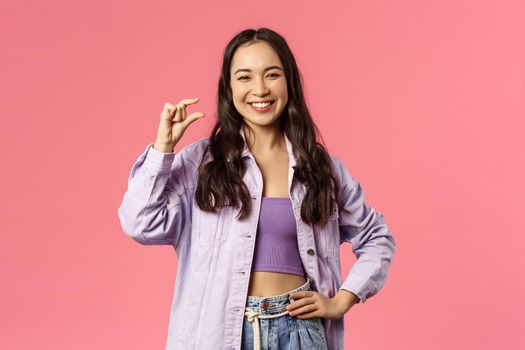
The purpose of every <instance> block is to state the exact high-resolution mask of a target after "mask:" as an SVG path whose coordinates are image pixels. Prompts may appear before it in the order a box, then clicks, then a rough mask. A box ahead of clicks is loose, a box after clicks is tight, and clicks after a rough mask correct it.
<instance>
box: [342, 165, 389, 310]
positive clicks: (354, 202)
mask: <svg viewBox="0 0 525 350" xmlns="http://www.w3.org/2000/svg"><path fill="white" fill-rule="evenodd" d="M337 162H338V163H339V174H340V179H341V181H340V184H341V185H340V191H339V196H338V197H339V198H338V201H339V231H340V236H341V237H340V238H341V242H343V241H344V242H349V243H351V244H352V251H353V253H354V254H355V256H356V258H357V261H356V262H355V263H354V265H353V266H352V268H351V269H350V272H349V273H348V276H347V277H346V279H345V280H344V282H343V284H342V285H341V287H340V288H339V292H341V290H342V289H345V290H347V291H349V292H352V293H353V294H355V295H356V296H357V297H358V298H359V301H358V302H361V303H364V302H365V301H366V300H367V299H368V298H370V297H372V296H373V295H375V294H377V293H378V292H379V290H380V289H381V288H382V287H383V285H384V283H385V281H386V278H387V274H388V270H389V266H390V263H391V262H392V259H393V257H394V255H395V251H396V243H395V240H394V237H393V236H392V234H391V232H390V230H389V228H388V226H387V224H386V222H385V220H384V216H383V214H382V213H381V212H379V211H378V210H376V209H374V208H373V207H371V206H369V205H368V204H367V203H366V202H365V191H364V189H363V188H362V187H361V185H360V184H359V182H358V181H357V180H356V179H354V178H353V177H352V176H351V175H350V173H349V172H348V170H347V169H346V167H345V166H344V164H343V163H342V162H341V161H339V160H337Z"/></svg>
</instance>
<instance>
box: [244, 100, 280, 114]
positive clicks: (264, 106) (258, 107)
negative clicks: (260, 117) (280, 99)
mask: <svg viewBox="0 0 525 350" xmlns="http://www.w3.org/2000/svg"><path fill="white" fill-rule="evenodd" d="M248 104H249V105H250V106H252V109H253V110H254V111H256V112H261V113H264V112H268V111H269V110H270V109H272V108H273V105H274V104H275V101H271V102H270V103H269V104H268V102H266V103H248Z"/></svg>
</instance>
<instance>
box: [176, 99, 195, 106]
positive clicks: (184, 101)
mask: <svg viewBox="0 0 525 350" xmlns="http://www.w3.org/2000/svg"><path fill="white" fill-rule="evenodd" d="M198 101H199V98H198V97H194V98H185V99H182V100H180V102H179V103H177V106H180V107H183V108H186V106H187V105H192V104H194V103H197V102H198Z"/></svg>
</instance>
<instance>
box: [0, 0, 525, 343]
mask: <svg viewBox="0 0 525 350" xmlns="http://www.w3.org/2000/svg"><path fill="white" fill-rule="evenodd" d="M524 19H525V5H524V2H523V1H458V0H453V1H452V0H445V1H416V0H411V1H408V0H403V1H396V2H393V1H360V2H356V1H352V2H349V1H340V2H321V3H319V2H316V4H315V5H309V4H306V3H305V2H303V1H301V2H286V3H283V2H281V1H266V2H262V3H261V2H259V3H257V2H246V1H230V2H228V3H227V4H226V3H224V2H211V1H210V2H208V3H204V2H196V1H191V2H190V1H187V2H184V3H182V2H170V1H149V2H137V1H99V2H98V3H96V2H93V1H89V2H88V1H84V2H78V1H75V2H72V1H54V2H49V1H24V2H22V1H16V2H15V1H13V0H9V1H3V2H2V5H1V9H0V29H1V30H0V37H1V44H2V55H1V60H2V65H1V67H2V72H1V77H2V84H1V89H2V91H1V94H0V96H1V98H2V103H1V104H0V108H1V113H0V116H1V124H0V143H1V144H0V145H1V146H2V149H3V150H4V153H3V156H2V165H1V169H2V170H1V181H0V186H1V187H0V190H1V194H2V196H1V198H2V200H1V201H0V211H1V216H0V218H1V220H0V233H1V243H0V274H1V279H2V288H1V289H0V296H1V310H2V311H1V312H0V326H1V327H0V329H1V330H0V333H1V335H0V338H1V347H2V348H3V349H32V348H40V349H127V350H131V349H162V348H164V346H165V340H166V336H167V326H168V317H169V311H170V306H171V300H172V296H173V286H174V282H175V277H176V276H175V272H176V264H177V259H176V255H175V252H174V250H173V249H172V248H170V247H145V246H141V245H139V244H138V243H135V242H134V241H132V240H131V239H130V238H128V237H127V236H125V234H124V233H123V231H122V230H121V228H120V225H119V221H118V217H117V208H118V206H119V205H120V202H121V200H122V196H123V194H124V192H125V190H126V186H127V176H128V174H129V170H130V168H131V165H132V164H133V162H134V161H135V159H136V158H137V157H138V155H139V154H140V153H141V152H142V151H143V150H144V148H145V146H146V144H147V143H149V142H153V141H154V138H155V135H156V129H157V125H158V118H159V113H160V111H161V109H162V106H163V104H164V103H165V102H168V101H169V102H172V103H176V102H178V101H179V100H180V99H182V98H189V97H194V96H196V97H200V99H201V102H200V103H199V104H198V105H197V106H195V107H192V108H190V111H197V110H198V111H203V112H205V113H206V114H207V118H208V119H204V120H201V121H197V122H196V123H195V124H193V125H192V127H191V128H190V129H189V130H188V131H187V133H186V134H185V135H184V138H183V140H182V143H181V144H180V145H179V146H178V148H177V150H178V149H180V147H182V146H183V145H186V144H188V143H190V142H193V141H195V140H196V139H198V138H200V137H206V136H207V134H208V131H209V129H210V126H211V121H212V118H213V117H214V107H215V94H216V86H217V81H218V77H219V68H220V60H221V58H222V50H223V48H224V47H225V45H226V44H227V42H228V41H229V39H230V38H231V37H232V36H233V35H234V34H236V33H237V32H238V31H240V30H242V29H244V28H248V27H255V28H257V27H261V26H268V27H270V28H272V29H274V30H276V31H278V32H280V33H281V34H282V35H283V36H284V37H285V38H286V39H287V40H288V43H289V44H290V46H291V48H292V50H293V52H294V53H295V55H296V59H297V61H298V64H299V67H300V69H301V72H302V74H303V77H304V83H305V91H306V96H307V99H308V104H309V106H310V108H311V111H312V113H313V115H314V118H315V120H316V122H317V123H318V125H319V127H320V129H321V131H322V135H323V137H324V139H325V141H326V143H327V146H328V148H329V151H330V152H332V153H333V154H334V155H336V156H339V157H340V158H341V159H342V160H343V161H344V162H345V164H346V165H347V167H348V169H349V170H350V171H351V173H352V174H353V175H354V176H356V178H358V179H359V180H360V181H361V183H362V184H363V186H364V188H365V189H366V193H367V199H368V202H369V203H370V204H371V205H373V206H375V207H376V208H377V209H379V210H380V211H382V212H383V213H384V214H385V218H386V219H387V222H388V223H389V226H390V228H391V230H392V232H393V234H394V235H395V238H396V241H397V246H398V250H397V255H396V257H395V260H394V263H393V265H392V266H391V272H390V275H389V277H388V279H387V282H386V285H385V287H384V289H383V290H382V291H380V293H379V294H378V295H377V296H375V297H373V298H371V299H369V301H368V302H367V303H366V304H359V305H356V306H355V307H354V308H352V309H351V310H350V311H349V312H348V313H347V314H346V316H345V322H346V348H348V349H385V348H388V349H495V348H498V349H518V348H525V338H524V332H523V326H524V324H525V316H524V315H525V302H524V300H523V296H524V295H525V278H524V277H523V276H524V272H525V268H524V267H525V262H524V259H523V251H524V249H523V245H524V244H525V237H524V234H525V221H524V220H523V218H524V216H525V215H524V213H523V211H524V209H525V206H524V204H523V198H524V195H525V191H524V190H525V186H524V184H523V179H524V177H525V156H524V152H523V150H524V149H525V141H524V138H523V134H524V130H525V123H524V117H525V102H524V99H525V24H524V23H525V20H524ZM342 250H343V256H344V259H343V261H344V266H343V273H344V274H345V275H346V273H347V272H348V270H349V268H350V266H351V264H352V263H353V261H354V257H353V255H352V252H351V246H350V245H349V244H347V245H343V246H342ZM159 267H161V268H160V269H159ZM152 271H155V272H154V273H152Z"/></svg>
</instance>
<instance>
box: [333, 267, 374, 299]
mask: <svg viewBox="0 0 525 350" xmlns="http://www.w3.org/2000/svg"><path fill="white" fill-rule="evenodd" d="M341 289H346V290H348V291H350V292H352V293H354V294H355V295H357V296H358V297H359V302H360V303H365V302H366V300H367V299H368V298H370V297H371V296H373V295H375V294H376V293H377V289H376V288H375V286H374V285H373V284H372V282H370V281H369V280H367V279H366V278H364V277H361V276H360V275H357V274H352V272H351V271H350V273H349V274H348V277H347V278H346V280H345V281H344V282H343V284H342V285H341V287H339V291H340V290H341Z"/></svg>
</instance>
